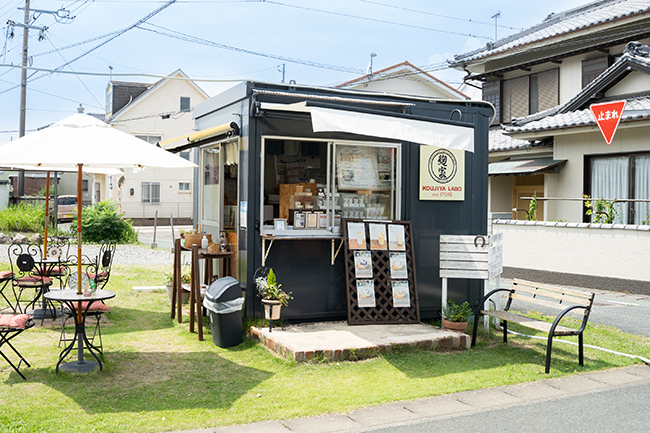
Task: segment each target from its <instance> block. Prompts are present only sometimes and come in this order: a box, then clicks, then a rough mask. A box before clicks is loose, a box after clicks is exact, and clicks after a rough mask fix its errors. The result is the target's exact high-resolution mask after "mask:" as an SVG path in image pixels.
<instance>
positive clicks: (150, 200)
mask: <svg viewBox="0 0 650 433" xmlns="http://www.w3.org/2000/svg"><path fill="white" fill-rule="evenodd" d="M141 202H142V204H160V182H142V198H141Z"/></svg>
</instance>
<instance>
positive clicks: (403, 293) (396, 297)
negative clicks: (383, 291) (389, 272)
mask: <svg viewBox="0 0 650 433" xmlns="http://www.w3.org/2000/svg"><path fill="white" fill-rule="evenodd" d="M391 286H393V307H395V308H405V307H410V306H411V299H410V296H409V282H408V281H407V280H397V281H391Z"/></svg>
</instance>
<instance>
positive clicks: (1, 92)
mask: <svg viewBox="0 0 650 433" xmlns="http://www.w3.org/2000/svg"><path fill="white" fill-rule="evenodd" d="M176 1H177V0H169V1H168V2H167V3H165V4H164V5H162V6H161V7H159V8H158V9H156V10H154V11H153V12H151V13H149V14H148V15H147V16H145V17H144V18H141V19H139V20H138V21H136V22H135V23H133V24H131V25H130V26H128V27H125V28H123V29H121V30H119V31H118V32H116V33H115V34H113V35H112V36H110V37H109V38H108V39H107V40H105V41H102V42H101V43H99V44H98V45H96V46H94V47H93V48H91V49H89V50H88V51H86V52H84V53H82V54H80V55H78V56H77V57H75V58H74V59H72V60H70V61H68V62H66V63H64V64H63V65H61V66H59V67H58V68H56V69H54V70H53V71H51V72H48V73H47V74H43V75H40V76H38V77H36V78H33V79H31V80H30V82H31V81H35V80H38V79H41V78H43V77H46V76H49V75H52V74H54V73H56V72H62V70H63V68H65V67H66V66H68V65H70V64H72V63H74V62H76V61H77V60H79V59H81V58H82V57H85V56H86V55H88V54H90V53H92V52H93V51H95V50H96V49H98V48H100V47H102V46H104V45H106V44H107V43H109V42H110V41H112V40H113V39H115V38H117V37H118V36H121V35H123V34H124V33H126V32H128V31H129V30H131V29H133V28H135V27H137V26H138V25H140V24H142V23H145V22H146V21H147V20H149V19H151V18H152V17H154V16H156V15H157V14H158V13H160V12H162V11H163V10H165V9H167V8H168V7H169V6H171V5H172V4H174V3H176ZM16 87H18V86H16ZM16 87H13V88H9V89H6V90H3V91H0V95H2V94H3V93H6V92H9V91H11V90H13V89H15V88H16Z"/></svg>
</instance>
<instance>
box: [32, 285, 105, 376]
mask: <svg viewBox="0 0 650 433" xmlns="http://www.w3.org/2000/svg"><path fill="white" fill-rule="evenodd" d="M44 296H45V299H48V300H50V301H58V302H60V303H61V304H65V305H66V306H67V307H68V308H69V309H70V311H72V312H74V313H75V316H74V319H75V327H74V338H73V339H72V341H71V342H70V344H69V345H68V346H66V347H65V348H64V349H63V350H62V351H61V353H60V354H59V362H57V364H56V371H57V373H58V371H59V368H60V369H61V370H63V371H69V372H76V373H89V372H91V371H94V370H96V369H97V368H99V370H101V369H102V362H101V361H100V360H99V357H98V356H97V354H96V352H97V351H98V350H97V348H96V347H95V346H93V345H92V344H91V343H90V342H89V341H88V338H87V336H86V314H87V313H88V309H89V308H90V306H91V305H92V304H93V303H94V302H101V301H105V300H106V299H111V298H114V297H115V293H113V292H111V291H110V290H97V291H96V292H95V293H94V294H92V295H90V296H84V295H83V293H82V294H78V293H77V291H76V290H71V289H68V290H54V291H51V292H47V293H45V295H44ZM82 302H88V304H86V308H85V309H84V310H83V313H82V315H81V318H79V314H78V313H77V311H78V310H77V309H75V305H74V304H75V303H76V304H77V308H78V309H79V310H81V308H82V304H81V303H82ZM75 348H76V349H77V360H76V361H70V362H66V363H62V362H63V360H64V359H65V358H66V356H68V354H69V353H70V352H71V351H72V350H73V349H75ZM84 350H88V352H90V354H91V355H92V356H93V357H94V358H95V360H94V361H93V360H86V359H84Z"/></svg>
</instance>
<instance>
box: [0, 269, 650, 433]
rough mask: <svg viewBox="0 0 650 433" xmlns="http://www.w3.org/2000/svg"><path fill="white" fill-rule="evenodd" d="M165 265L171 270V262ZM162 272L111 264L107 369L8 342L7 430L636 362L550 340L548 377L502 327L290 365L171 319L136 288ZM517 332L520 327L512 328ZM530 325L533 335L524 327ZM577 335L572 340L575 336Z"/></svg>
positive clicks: (0, 424)
mask: <svg viewBox="0 0 650 433" xmlns="http://www.w3.org/2000/svg"><path fill="white" fill-rule="evenodd" d="M166 268H167V267H166ZM166 268H162V267H161V268H151V267H149V268H146V267H136V266H128V267H126V266H125V267H114V269H113V272H112V275H111V281H110V283H109V285H108V287H107V288H108V289H109V290H113V291H115V292H116V293H117V297H116V298H114V299H111V300H109V301H108V304H109V305H110V307H111V310H112V311H111V313H110V314H109V316H108V317H109V320H110V324H107V325H106V326H103V327H102V331H103V332H102V333H103V336H104V352H105V356H104V361H105V364H104V370H103V371H102V372H99V371H98V372H94V373H90V374H86V375H78V374H68V373H64V372H60V373H58V374H56V373H55V365H56V362H57V359H58V354H59V350H60V349H58V348H57V343H58V337H59V329H57V328H52V329H48V328H39V329H30V330H27V331H25V332H24V333H23V334H22V335H20V336H19V337H17V338H16V339H15V340H13V342H14V343H15V345H16V346H17V347H18V348H19V350H20V351H21V352H22V354H23V355H24V356H25V357H26V358H27V360H28V361H29V362H30V363H31V365H32V367H31V368H25V367H24V366H23V368H22V369H21V371H22V372H23V373H24V374H25V376H26V377H27V381H23V380H22V379H21V378H20V377H19V376H18V375H17V374H16V373H15V372H14V371H13V370H12V369H11V368H10V367H9V366H8V365H6V363H5V362H4V360H2V359H0V431H2V432H45V431H47V432H54V431H65V432H84V433H87V432H95V431H96V432H161V431H169V430H184V429H197V428H207V427H218V426H224V425H230V424H238V423H248V422H253V421H260V420H266V419H284V418H294V417H304V416H313V415H319V414H324V413H336V412H346V411H350V410H353V409H355V408H359V407H363V406H372V405H378V404H381V403H387V402H390V401H396V400H409V399H417V398H421V397H428V396H433V395H438V394H445V393H451V392H456V391H463V390H471V389H478V388H486V387H493V386H499V385H506V384H513V383H520V382H527V381H533V380H538V379H543V378H547V377H558V376H566V375H569V374H573V373H575V372H576V371H580V372H582V371H593V370H600V369H606V368H612V367H621V366H625V365H631V364H633V363H634V361H633V360H631V359H629V358H625V357H620V356H616V355H613V354H609V353H606V352H603V351H597V350H594V349H589V348H586V349H585V367H584V368H578V359H577V358H578V357H577V347H574V346H570V345H566V344H563V343H554V347H553V359H552V364H551V374H549V375H546V374H544V355H545V342H544V341H539V340H531V339H527V338H523V337H516V336H512V337H510V338H509V343H508V345H503V344H502V343H501V337H500V335H499V334H492V335H490V336H489V338H486V336H483V338H482V339H481V340H479V343H478V345H477V347H476V348H473V349H471V350H467V351H465V350H459V351H430V350H429V351H427V350H423V351H416V350H404V351H396V352H393V353H386V354H382V355H381V356H379V357H377V358H373V359H369V360H365V361H359V362H339V363H311V364H295V363H293V362H291V361H289V360H285V359H280V358H277V357H275V356H274V355H272V354H271V353H270V352H269V351H267V350H266V349H265V348H262V347H259V346H258V345H257V344H255V343H254V342H253V341H251V340H249V339H245V341H244V343H243V344H241V345H239V346H237V347H235V348H229V349H221V348H219V347H217V346H215V345H214V344H213V343H212V337H211V335H210V323H209V320H207V324H206V327H205V334H206V335H205V341H203V342H200V341H198V339H197V336H196V334H190V333H189V332H188V326H189V325H188V323H187V316H185V317H184V318H185V323H183V324H178V323H177V322H176V321H175V320H174V321H172V320H171V319H170V315H169V304H168V302H167V294H166V293H165V292H153V293H135V292H134V291H133V290H132V287H133V286H147V285H160V284H161V283H160V282H161V281H162V278H163V277H162V276H163V274H164V272H165V271H166V270H167V269H166ZM512 329H513V330H517V328H516V326H512ZM523 332H528V331H523ZM572 341H577V338H575V337H574V338H573V340H572ZM585 344H591V345H596V346H600V347H605V348H608V349H612V350H616V351H620V352H625V353H633V354H637V355H641V356H644V357H646V358H650V340H648V339H645V338H642V337H637V336H633V335H628V334H624V333H622V332H620V331H617V330H615V329H612V328H609V327H605V326H599V325H590V326H589V328H588V329H587V331H586V334H585Z"/></svg>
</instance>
